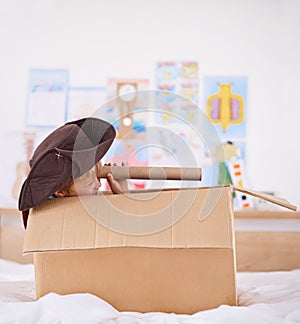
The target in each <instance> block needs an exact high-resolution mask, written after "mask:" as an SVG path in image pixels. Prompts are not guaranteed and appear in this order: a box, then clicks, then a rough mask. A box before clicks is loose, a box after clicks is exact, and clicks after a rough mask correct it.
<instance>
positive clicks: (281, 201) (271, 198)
mask: <svg viewBox="0 0 300 324" xmlns="http://www.w3.org/2000/svg"><path fill="white" fill-rule="evenodd" d="M231 187H232V188H233V189H234V190H237V191H240V192H243V193H245V194H249V195H251V196H254V197H257V198H261V199H264V200H267V201H269V202H272V203H273V204H276V205H279V206H282V207H286V208H288V209H291V210H294V211H296V210H297V206H295V205H293V204H291V203H290V202H289V201H287V200H286V199H283V198H279V197H276V196H273V195H269V194H266V193H261V192H258V191H254V190H250V189H246V188H242V187H238V186H231Z"/></svg>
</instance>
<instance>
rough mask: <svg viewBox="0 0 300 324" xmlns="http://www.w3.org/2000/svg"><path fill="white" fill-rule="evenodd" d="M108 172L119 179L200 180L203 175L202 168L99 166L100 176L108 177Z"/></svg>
mask: <svg viewBox="0 0 300 324" xmlns="http://www.w3.org/2000/svg"><path fill="white" fill-rule="evenodd" d="M108 173H112V175H113V177H114V178H115V179H117V180H121V179H146V180H147V179H151V180H194V181H195V180H198V181H199V180H201V177H202V169H201V168H179V167H149V166H119V165H112V166H109V165H103V166H101V168H99V171H98V178H106V175H107V174H108Z"/></svg>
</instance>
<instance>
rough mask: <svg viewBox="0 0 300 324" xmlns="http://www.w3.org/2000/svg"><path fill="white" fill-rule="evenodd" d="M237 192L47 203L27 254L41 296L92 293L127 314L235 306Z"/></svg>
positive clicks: (32, 220)
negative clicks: (30, 256)
mask: <svg viewBox="0 0 300 324" xmlns="http://www.w3.org/2000/svg"><path fill="white" fill-rule="evenodd" d="M232 190H233V188H232V187H229V186H225V187H215V188H201V189H200V188H198V189H184V190H164V191H161V192H156V193H155V192H139V193H132V194H129V195H99V196H86V197H72V198H64V199H51V200H48V201H47V202H45V203H42V204H40V205H39V206H37V207H35V208H34V209H33V210H32V211H31V213H30V217H29V222H28V227H27V231H26V232H27V233H26V236H25V242H24V252H33V254H34V264H35V275H36V289H37V297H38V298H39V297H41V296H43V295H45V294H47V293H48V292H56V293H59V294H69V293H79V292H89V293H92V294H95V295H97V296H99V297H101V298H102V299H104V300H106V301H107V302H109V303H110V304H111V305H113V306H114V307H116V308H117V309H118V310H120V311H139V312H154V311H161V312H174V313H185V314H192V313H194V312H197V311H200V310H204V309H209V308H214V307H218V306H220V305H221V304H228V305H236V284H235V273H236V271H235V251H234V246H235V244H234V231H233V207H232ZM90 214H92V215H94V217H91V216H90ZM157 224H158V227H157ZM142 233H144V234H143V235H142Z"/></svg>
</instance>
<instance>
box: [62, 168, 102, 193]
mask: <svg viewBox="0 0 300 324" xmlns="http://www.w3.org/2000/svg"><path fill="white" fill-rule="evenodd" d="M100 186H101V182H100V180H99V179H98V178H97V177H96V168H95V167H94V168H92V169H91V170H90V171H88V172H87V173H85V174H83V175H82V176H81V177H80V178H77V179H75V180H74V182H73V183H72V184H71V185H70V188H69V192H68V196H79V195H96V194H97V192H98V190H99V188H100Z"/></svg>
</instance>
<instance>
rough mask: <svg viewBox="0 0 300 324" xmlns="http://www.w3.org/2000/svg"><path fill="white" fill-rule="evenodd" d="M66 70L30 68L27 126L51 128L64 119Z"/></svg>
mask: <svg viewBox="0 0 300 324" xmlns="http://www.w3.org/2000/svg"><path fill="white" fill-rule="evenodd" d="M68 87H69V72H68V70H52V69H32V70H31V71H30V73H29V93H28V104H27V115H26V124H27V127H48V128H53V127H57V126H60V125H62V124H63V123H64V122H65V119H66V108H67V99H68Z"/></svg>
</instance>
